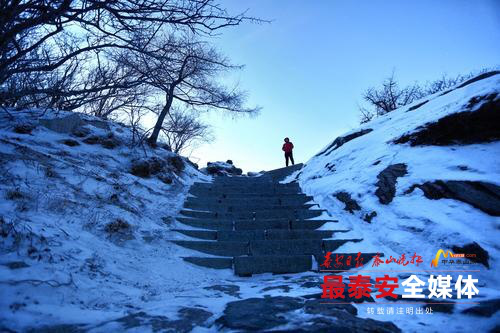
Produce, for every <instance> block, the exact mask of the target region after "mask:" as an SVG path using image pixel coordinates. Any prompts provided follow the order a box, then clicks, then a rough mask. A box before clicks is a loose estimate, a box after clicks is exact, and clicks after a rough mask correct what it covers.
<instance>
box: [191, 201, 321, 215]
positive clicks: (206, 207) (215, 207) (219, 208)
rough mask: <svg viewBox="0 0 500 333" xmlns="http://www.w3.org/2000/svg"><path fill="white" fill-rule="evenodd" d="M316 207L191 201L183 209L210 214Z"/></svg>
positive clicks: (309, 206) (309, 205) (308, 205)
mask: <svg viewBox="0 0 500 333" xmlns="http://www.w3.org/2000/svg"><path fill="white" fill-rule="evenodd" d="M315 206H318V204H314V203H312V204H297V205H273V204H268V203H262V204H260V205H258V204H253V203H251V202H246V201H245V202H241V203H240V204H238V205H228V204H223V203H219V204H207V203H197V202H192V201H186V202H185V203H184V208H188V209H192V210H202V211H211V212H237V211H252V212H255V211H262V210H278V209H284V210H291V211H294V210H301V209H310V208H312V207H315Z"/></svg>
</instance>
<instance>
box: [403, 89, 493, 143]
mask: <svg viewBox="0 0 500 333" xmlns="http://www.w3.org/2000/svg"><path fill="white" fill-rule="evenodd" d="M478 105H479V106H478ZM465 109H466V110H467V111H464V112H459V113H453V114H450V115H448V116H446V117H443V118H441V119H439V120H438V121H437V122H433V123H428V124H426V125H424V126H422V127H419V128H418V129H417V131H416V132H414V133H410V134H405V135H403V136H401V137H399V138H398V139H396V140H394V143H396V144H403V143H409V144H410V145H411V146H420V145H435V146H447V145H456V144H475V143H485V142H493V141H498V140H500V127H499V126H498V124H499V123H500V112H498V110H499V109H500V98H498V95H497V93H493V94H489V95H484V96H477V97H473V98H471V99H470V100H469V102H468V104H467V105H466V106H465Z"/></svg>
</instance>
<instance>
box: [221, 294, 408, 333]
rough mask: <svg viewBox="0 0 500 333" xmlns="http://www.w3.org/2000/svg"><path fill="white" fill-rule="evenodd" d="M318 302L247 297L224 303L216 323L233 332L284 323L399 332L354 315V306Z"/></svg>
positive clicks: (298, 328)
mask: <svg viewBox="0 0 500 333" xmlns="http://www.w3.org/2000/svg"><path fill="white" fill-rule="evenodd" d="M321 303H325V300H323V299H318V300H308V301H306V300H304V299H302V298H298V297H296V298H293V297H284V296H277V297H265V298H249V299H245V300H241V301H236V302H230V303H228V304H227V307H226V309H225V310H224V315H223V316H222V317H220V318H219V319H217V320H216V323H218V324H220V325H222V326H223V327H224V328H229V329H234V330H237V331H264V330H270V329H272V328H275V327H277V326H281V325H287V328H286V329H287V331H289V330H293V331H295V332H318V331H321V332H366V333H368V332H400V329H399V328H398V327H397V326H396V325H394V324H393V323H390V322H382V321H376V320H373V319H363V318H358V317H356V315H357V309H356V308H355V307H354V306H353V305H351V304H334V303H332V304H321ZM297 310H299V311H300V312H302V313H305V314H306V315H305V316H304V315H300V314H298V313H297V312H298V311H297Z"/></svg>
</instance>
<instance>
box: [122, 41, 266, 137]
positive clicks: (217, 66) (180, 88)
mask: <svg viewBox="0 0 500 333" xmlns="http://www.w3.org/2000/svg"><path fill="white" fill-rule="evenodd" d="M160 40H161V41H166V42H164V43H163V44H162V45H161V46H160V45H158V46H155V48H156V51H155V52H154V53H151V54H148V55H147V56H145V55H144V53H143V52H133V51H126V52H121V53H120V54H119V56H118V59H117V60H116V61H118V62H120V63H123V64H126V65H127V66H129V67H130V68H132V69H133V70H134V71H135V72H136V75H138V76H141V77H143V78H144V79H143V80H142V82H144V83H145V84H146V85H148V86H150V87H151V89H155V90H156V91H157V92H158V93H161V94H163V96H164V104H163V107H162V109H161V111H160V112H159V113H158V119H157V121H156V124H155V127H154V128H153V131H152V133H151V136H150V137H149V139H148V142H149V143H150V144H151V145H155V144H156V142H157V140H158V136H159V134H160V131H161V130H162V127H163V124H164V121H165V118H166V117H167V115H168V114H169V112H170V111H171V110H172V107H173V106H174V104H175V105H179V106H180V107H187V108H190V109H191V110H194V111H208V110H214V109H218V110H225V111H228V112H231V113H232V114H254V113H256V112H258V111H259V108H258V107H245V105H244V104H245V101H246V94H245V92H243V91H241V90H239V89H237V87H233V88H228V87H227V86H225V85H222V84H221V83H220V82H219V79H220V77H219V76H220V75H222V74H223V73H224V72H226V71H230V70H235V69H239V68H241V66H235V65H232V64H231V63H229V61H228V60H227V59H226V58H225V57H223V56H222V55H220V54H219V53H218V52H217V51H216V50H215V49H213V48H211V47H209V46H208V44H207V43H206V42H202V41H198V40H195V39H194V38H193V36H189V37H183V38H177V37H175V36H173V35H169V36H168V38H161V39H160Z"/></svg>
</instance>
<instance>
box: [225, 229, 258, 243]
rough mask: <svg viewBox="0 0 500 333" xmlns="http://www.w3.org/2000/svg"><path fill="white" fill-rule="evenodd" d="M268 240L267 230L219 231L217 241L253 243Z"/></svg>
mask: <svg viewBox="0 0 500 333" xmlns="http://www.w3.org/2000/svg"><path fill="white" fill-rule="evenodd" d="M264 239H266V232H265V230H219V231H217V240H219V241H229V240H233V241H244V242H245V241H246V242H248V241H251V240H264Z"/></svg>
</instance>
